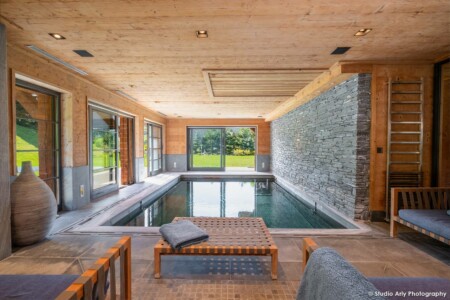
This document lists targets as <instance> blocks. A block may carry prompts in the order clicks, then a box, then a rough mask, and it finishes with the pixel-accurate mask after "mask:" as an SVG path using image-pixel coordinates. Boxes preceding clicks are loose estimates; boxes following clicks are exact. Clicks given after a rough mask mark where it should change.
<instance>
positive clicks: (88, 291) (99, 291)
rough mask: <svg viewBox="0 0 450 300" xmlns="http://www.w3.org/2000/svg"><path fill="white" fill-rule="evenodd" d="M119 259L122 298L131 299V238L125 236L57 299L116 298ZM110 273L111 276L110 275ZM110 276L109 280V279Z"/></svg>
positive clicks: (101, 299)
mask: <svg viewBox="0 0 450 300" xmlns="http://www.w3.org/2000/svg"><path fill="white" fill-rule="evenodd" d="M117 259H119V265H120V267H119V269H120V270H119V271H120V299H127V300H128V299H131V238H130V237H129V236H125V237H123V238H121V239H120V240H119V242H117V244H115V245H114V246H113V247H111V248H109V249H108V251H107V252H106V253H105V255H103V256H102V257H101V258H99V259H98V260H97V261H96V262H95V264H94V265H93V266H92V267H91V268H89V269H88V270H86V271H85V272H84V273H83V274H81V276H80V277H78V278H77V279H76V280H75V281H74V282H73V283H72V284H71V285H70V286H69V287H68V288H67V289H66V290H65V291H64V292H62V293H61V294H60V295H59V296H58V297H57V298H56V299H57V300H80V299H92V298H93V299H99V300H103V299H105V298H106V293H107V290H108V287H109V290H110V297H109V299H112V300H115V299H116V270H115V269H116V268H115V265H116V260H117ZM108 273H109V276H108ZM108 277H109V281H108Z"/></svg>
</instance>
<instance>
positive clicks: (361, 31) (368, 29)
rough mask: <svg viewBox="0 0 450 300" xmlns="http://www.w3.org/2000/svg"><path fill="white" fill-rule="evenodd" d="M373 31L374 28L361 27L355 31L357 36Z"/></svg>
mask: <svg viewBox="0 0 450 300" xmlns="http://www.w3.org/2000/svg"><path fill="white" fill-rule="evenodd" d="M371 31H372V28H361V29H360V30H358V31H357V32H356V33H355V36H363V35H366V34H368V33H369V32H371Z"/></svg>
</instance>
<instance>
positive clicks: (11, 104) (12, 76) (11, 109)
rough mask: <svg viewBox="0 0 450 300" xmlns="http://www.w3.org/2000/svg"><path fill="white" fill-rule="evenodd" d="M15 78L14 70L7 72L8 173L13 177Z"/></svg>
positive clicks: (14, 158) (14, 172) (14, 164)
mask: <svg viewBox="0 0 450 300" xmlns="http://www.w3.org/2000/svg"><path fill="white" fill-rule="evenodd" d="M15 86H16V76H15V72H14V70H10V72H9V88H8V103H9V132H10V134H9V158H10V160H9V162H10V163H9V169H10V170H9V172H10V174H11V175H15V174H16V171H17V168H16V163H15V162H16V143H15V140H16V122H15V120H16V119H15V118H13V117H12V116H15V115H16V101H15V99H16V89H15Z"/></svg>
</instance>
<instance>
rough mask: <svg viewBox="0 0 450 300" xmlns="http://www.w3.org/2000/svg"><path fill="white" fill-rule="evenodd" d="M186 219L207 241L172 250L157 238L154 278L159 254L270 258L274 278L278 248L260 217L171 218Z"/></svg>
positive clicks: (159, 275)
mask: <svg viewBox="0 0 450 300" xmlns="http://www.w3.org/2000/svg"><path fill="white" fill-rule="evenodd" d="M178 220H190V221H191V222H192V223H194V224H195V225H197V226H198V227H200V228H202V229H204V230H205V231H206V232H207V233H208V234H209V240H208V241H207V242H203V243H200V244H196V245H192V246H189V247H185V248H182V249H181V250H174V249H172V247H171V246H170V245H169V244H168V243H167V242H166V241H165V240H164V239H161V240H160V241H159V242H158V243H157V244H156V245H155V247H154V254H155V262H154V267H155V278H160V277H161V255H264V256H265V255H270V256H271V257H272V274H271V275H272V279H277V265H278V248H277V246H276V245H275V243H274V241H273V239H272V236H271V235H270V233H269V230H268V229H267V227H266V224H265V223H264V221H263V219H261V218H175V219H174V220H173V222H177V221H178Z"/></svg>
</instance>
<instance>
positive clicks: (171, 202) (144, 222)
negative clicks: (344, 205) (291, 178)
mask: <svg viewBox="0 0 450 300" xmlns="http://www.w3.org/2000/svg"><path fill="white" fill-rule="evenodd" d="M175 217H262V218H263V219H264V221H265V222H266V224H267V226H268V227H271V228H341V226H340V225H339V224H338V223H337V222H335V221H333V220H332V219H330V218H328V217H326V216H323V215H319V214H317V213H314V211H313V209H312V208H310V207H309V206H307V205H305V204H304V203H303V202H301V201H300V200H298V199H296V198H294V197H293V196H292V195H290V194H289V193H287V192H286V191H285V190H284V189H282V188H281V187H280V186H279V185H277V184H276V183H274V182H270V181H241V182H237V181H212V182H211V181H209V182H205V181H181V182H180V183H178V184H177V185H176V186H175V187H174V188H172V189H171V190H170V191H169V192H168V193H167V194H166V195H164V196H163V197H161V198H160V199H158V200H156V201H155V202H153V203H152V204H151V205H150V206H148V207H147V208H145V209H144V210H143V211H139V212H136V213H135V214H134V215H132V216H130V217H129V218H127V219H126V220H123V221H121V222H119V223H118V224H117V225H128V226H147V227H149V226H161V225H162V224H166V223H170V222H171V221H172V220H173V218H175Z"/></svg>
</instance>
